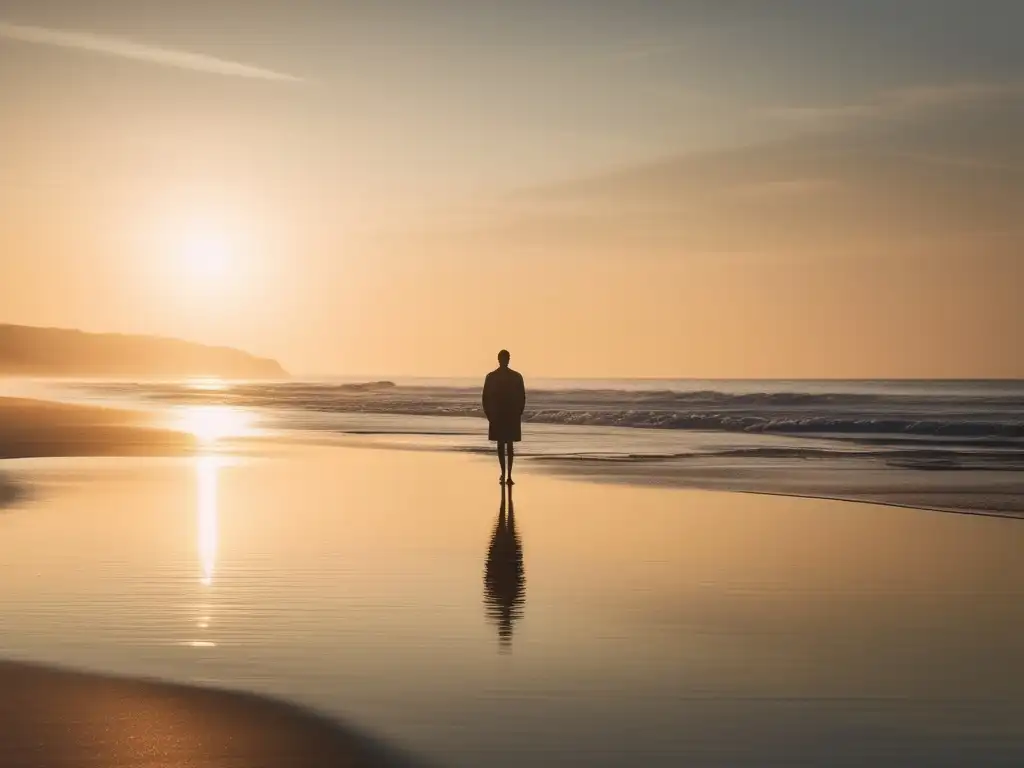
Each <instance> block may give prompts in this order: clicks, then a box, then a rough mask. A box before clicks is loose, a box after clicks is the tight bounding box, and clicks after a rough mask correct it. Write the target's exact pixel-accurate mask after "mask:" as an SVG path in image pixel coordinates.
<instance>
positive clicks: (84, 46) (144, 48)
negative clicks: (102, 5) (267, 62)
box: [0, 21, 302, 82]
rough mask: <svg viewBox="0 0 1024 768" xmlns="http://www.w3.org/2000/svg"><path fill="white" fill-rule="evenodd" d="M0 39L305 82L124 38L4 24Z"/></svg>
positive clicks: (219, 72)
mask: <svg viewBox="0 0 1024 768" xmlns="http://www.w3.org/2000/svg"><path fill="white" fill-rule="evenodd" d="M0 38H2V39H6V40H17V41H19V42H23V43H36V44H38V45H52V46H56V47H58V48H73V49H75V50H80V51H90V52H92V53H99V54H104V55H107V56H117V57H120V58H123V59H134V60H135V61H146V62H149V63H151V64H162V65H163V66H166V67H177V68H179V69H190V70H194V71H196V72H209V73H211V74H215V75H227V76H229V77H248V78H254V79H257V80H275V81H279V82H300V81H301V80H302V78H299V77H295V76H293V75H288V74H284V73H282V72H275V71H274V70H271V69H263V68H262V67H253V66H250V65H248V64H240V63H239V62H237V61H227V60H225V59H218V58H216V57H215V56H207V55H205V54H201V53H191V52H188V51H177V50H172V49H169V48H160V47H157V46H153V45H145V44H143V43H136V42H133V41H131V40H124V39H122V38H117V37H108V36H106V35H95V34H91V33H88V32H73V31H70V30H62V29H48V28H46V27H32V26H24V25H21V24H10V23H7V22H4V21H0Z"/></svg>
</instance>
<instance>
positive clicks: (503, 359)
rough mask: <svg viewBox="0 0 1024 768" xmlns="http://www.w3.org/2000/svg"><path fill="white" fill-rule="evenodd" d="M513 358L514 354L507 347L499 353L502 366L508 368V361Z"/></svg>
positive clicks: (499, 362)
mask: <svg viewBox="0 0 1024 768" xmlns="http://www.w3.org/2000/svg"><path fill="white" fill-rule="evenodd" d="M511 359H512V355H510V354H509V353H508V350H507V349H503V350H501V352H499V353H498V365H500V366H501V367H502V368H508V363H509V361H510V360H511Z"/></svg>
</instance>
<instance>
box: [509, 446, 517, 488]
mask: <svg viewBox="0 0 1024 768" xmlns="http://www.w3.org/2000/svg"><path fill="white" fill-rule="evenodd" d="M515 458H516V444H515V443H513V442H511V441H509V444H508V484H509V485H512V462H514V461H515Z"/></svg>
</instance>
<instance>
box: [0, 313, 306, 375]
mask: <svg viewBox="0 0 1024 768" xmlns="http://www.w3.org/2000/svg"><path fill="white" fill-rule="evenodd" d="M0 375H5V376H56V377H61V376H69V377H78V376H97V377H125V376H142V377H151V376H219V377H224V378H235V379H241V378H262V379H267V378H283V377H286V376H287V375H288V373H287V372H286V371H285V370H284V368H282V367H281V365H280V364H279V363H278V362H277V361H276V360H271V359H269V358H265V357H255V356H254V355H250V354H249V353H248V352H243V351H241V350H238V349H232V348H231V347H210V346H206V345H204V344H195V343H192V342H188V341H182V340H180V339H172V338H165V337H161V336H141V335H129V334H120V333H87V332H85V331H79V330H72V329H66V328H35V327H32V326H26V325H4V324H0Z"/></svg>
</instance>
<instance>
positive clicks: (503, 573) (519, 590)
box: [484, 486, 526, 650]
mask: <svg viewBox="0 0 1024 768" xmlns="http://www.w3.org/2000/svg"><path fill="white" fill-rule="evenodd" d="M507 494H508V507H507V508H508V515H507V516H506V515H505V509H506V506H505V500H506V487H505V486H502V489H501V508H500V510H499V512H498V520H497V522H495V524H494V533H493V534H491V543H490V546H489V547H488V548H487V561H486V562H485V563H484V604H485V606H486V610H487V615H488V616H489V617H490V618H491V620H492V621H493V622H494V623H495V624H497V626H498V642H499V644H500V646H501V648H502V650H508V649H509V648H510V647H511V645H512V626H513V624H514V623H515V622H516V621H518V620H519V619H520V618H522V615H523V604H524V603H525V602H526V569H525V568H524V566H523V545H522V542H521V541H520V540H519V534H518V533H517V532H516V514H515V507H514V505H513V504H512V488H511V487H508V488H507Z"/></svg>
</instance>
